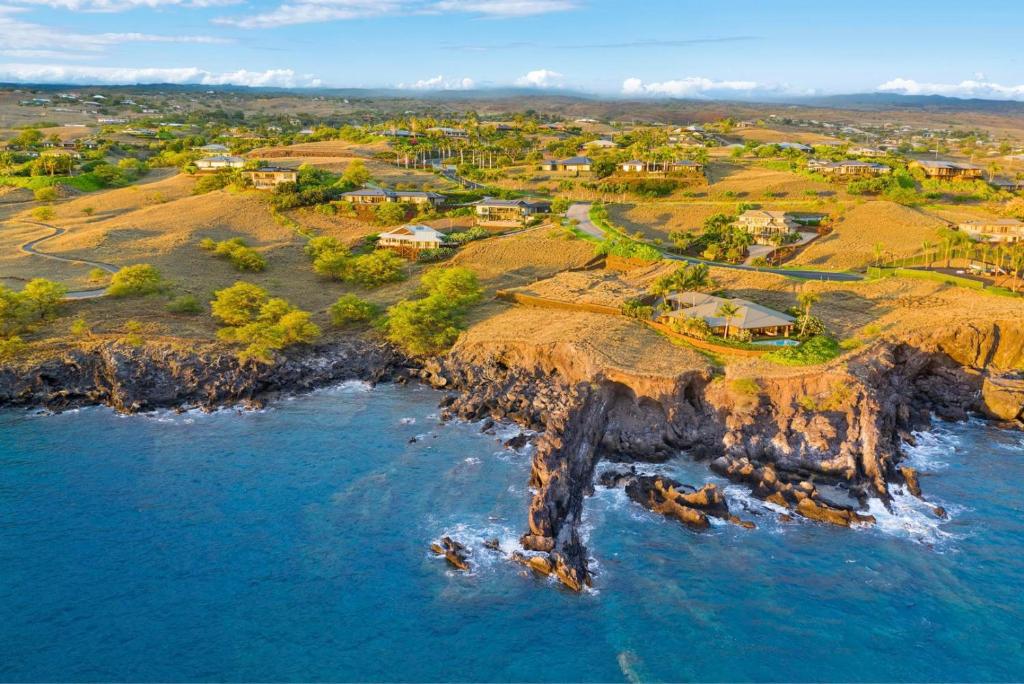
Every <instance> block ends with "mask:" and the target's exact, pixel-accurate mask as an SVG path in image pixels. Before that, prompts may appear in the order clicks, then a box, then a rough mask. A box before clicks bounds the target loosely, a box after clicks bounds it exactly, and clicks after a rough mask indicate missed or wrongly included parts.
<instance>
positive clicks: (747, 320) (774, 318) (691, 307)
mask: <svg viewBox="0 0 1024 684" xmlns="http://www.w3.org/2000/svg"><path fill="white" fill-rule="evenodd" d="M666 299H670V300H672V301H674V302H677V303H678V304H679V305H680V306H681V307H683V308H682V310H681V311H677V312H673V313H674V315H675V316H679V317H683V318H703V319H704V320H705V321H707V324H708V325H710V326H711V327H712V328H721V327H725V318H724V317H721V316H719V315H718V308H719V307H720V306H721V305H722V304H725V303H726V302H728V303H730V304H732V305H734V306H735V307H737V308H738V309H739V311H738V312H737V314H736V317H735V318H733V319H731V320H730V322H729V325H730V326H731V327H734V328H743V329H754V328H774V327H777V326H786V325H793V323H794V322H796V319H795V318H793V317H792V316H790V315H788V314H784V313H782V312H780V311H776V310H775V309H769V308H768V307H767V306H761V305H760V304H755V303H754V302H750V301H747V300H746V299H738V298H735V299H725V298H723V297H715V296H714V295H709V294H704V293H703V292H678V293H673V294H670V295H668V296H667V297H666Z"/></svg>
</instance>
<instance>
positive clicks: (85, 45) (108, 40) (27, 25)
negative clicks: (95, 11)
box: [0, 6, 231, 59]
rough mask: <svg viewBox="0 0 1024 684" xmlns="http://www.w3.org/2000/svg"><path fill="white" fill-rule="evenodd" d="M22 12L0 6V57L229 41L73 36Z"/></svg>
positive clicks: (68, 55)
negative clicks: (0, 39) (132, 45)
mask: <svg viewBox="0 0 1024 684" xmlns="http://www.w3.org/2000/svg"><path fill="white" fill-rule="evenodd" d="M22 11H23V10H20V9H17V8H14V7H3V6H0V35H2V36H3V37H4V40H3V42H2V43H0V55H3V56H5V57H18V58H22V59H26V58H30V59H40V58H46V59H82V58H89V57H96V56H98V55H99V54H101V53H102V52H103V51H105V50H106V49H107V48H108V47H110V46H113V45H120V44H123V43H205V44H221V43H229V42H231V41H229V40H227V39H224V38H216V37H213V36H162V35H154V34H150V33H74V32H69V31H65V30H63V29H58V28H52V27H49V26H42V25H39V24H34V23H31V22H27V21H21V20H20V19H19V18H18V17H17V16H16V15H18V14H19V13H20V12H22Z"/></svg>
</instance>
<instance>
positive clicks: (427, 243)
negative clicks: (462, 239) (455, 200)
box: [377, 223, 449, 252]
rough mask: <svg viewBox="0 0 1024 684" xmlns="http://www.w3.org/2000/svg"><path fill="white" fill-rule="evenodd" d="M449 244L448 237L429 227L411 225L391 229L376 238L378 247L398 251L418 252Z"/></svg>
mask: <svg viewBox="0 0 1024 684" xmlns="http://www.w3.org/2000/svg"><path fill="white" fill-rule="evenodd" d="M447 244H449V242H448V237H447V236H446V235H445V234H444V233H442V232H440V231H438V230H434V229H433V228H431V227H430V226H424V225H420V224H416V223H411V224H409V225H405V226H399V227H398V228H392V229H391V230H389V231H387V232H386V233H381V234H380V236H379V237H378V238H377V246H378V247H387V248H389V249H397V250H400V251H413V252H419V251H422V250H424V249H436V248H438V247H444V246H445V245H447Z"/></svg>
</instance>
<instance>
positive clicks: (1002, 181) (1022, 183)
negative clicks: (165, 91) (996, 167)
mask: <svg viewBox="0 0 1024 684" xmlns="http://www.w3.org/2000/svg"><path fill="white" fill-rule="evenodd" d="M988 184H989V185H991V186H992V187H994V188H997V189H999V190H1007V191H1009V192H1017V191H1019V190H1024V178H1006V177H1005V176H997V177H996V178H990V179H989V181H988Z"/></svg>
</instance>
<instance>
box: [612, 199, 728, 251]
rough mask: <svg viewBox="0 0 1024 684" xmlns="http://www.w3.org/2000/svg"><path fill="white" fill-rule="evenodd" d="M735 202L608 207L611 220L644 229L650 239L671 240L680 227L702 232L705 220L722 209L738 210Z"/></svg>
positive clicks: (642, 203)
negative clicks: (671, 236)
mask: <svg viewBox="0 0 1024 684" xmlns="http://www.w3.org/2000/svg"><path fill="white" fill-rule="evenodd" d="M736 206H737V203H736V202H729V203H711V202H698V201H694V202H687V203H680V202H671V203H670V202H637V203H635V204H613V205H609V207H608V215H609V217H611V220H612V223H614V224H615V225H617V226H619V227H621V228H623V229H624V230H626V231H628V232H630V233H634V232H637V231H639V232H641V233H643V234H644V235H646V236H647V237H649V238H651V239H660V240H666V241H667V240H668V236H669V233H672V232H673V231H677V230H683V231H692V232H699V231H700V230H702V226H703V225H704V220H705V219H707V218H708V217H709V216H712V215H714V214H719V213H735V212H736Z"/></svg>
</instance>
